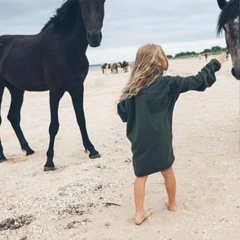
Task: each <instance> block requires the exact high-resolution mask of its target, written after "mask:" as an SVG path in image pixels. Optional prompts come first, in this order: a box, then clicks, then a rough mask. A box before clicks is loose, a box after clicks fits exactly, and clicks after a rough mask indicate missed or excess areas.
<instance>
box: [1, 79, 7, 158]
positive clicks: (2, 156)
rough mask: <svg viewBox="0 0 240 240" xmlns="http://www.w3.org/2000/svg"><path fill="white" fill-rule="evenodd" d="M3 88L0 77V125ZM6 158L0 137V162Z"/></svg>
mask: <svg viewBox="0 0 240 240" xmlns="http://www.w3.org/2000/svg"><path fill="white" fill-rule="evenodd" d="M4 88H5V84H4V82H3V80H2V79H1V77H0V125H1V124H2V116H1V105H2V97H3V93H4ZM6 160H7V159H6V157H5V156H4V154H3V147H2V142H1V139H0V163H1V162H4V161H6Z"/></svg>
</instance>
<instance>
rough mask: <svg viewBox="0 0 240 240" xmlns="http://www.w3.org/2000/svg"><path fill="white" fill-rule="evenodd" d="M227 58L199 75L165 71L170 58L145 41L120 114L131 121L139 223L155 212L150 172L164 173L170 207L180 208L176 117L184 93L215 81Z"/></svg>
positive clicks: (221, 57)
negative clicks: (148, 195)
mask: <svg viewBox="0 0 240 240" xmlns="http://www.w3.org/2000/svg"><path fill="white" fill-rule="evenodd" d="M225 61H226V53H223V54H221V55H219V56H217V57H216V59H213V60H211V61H210V62H209V63H208V64H207V65H206V66H205V67H204V68H203V69H202V70H201V71H200V72H199V73H198V74H197V75H196V76H189V77H180V76H175V77H172V76H163V75H164V71H166V70H167V69H168V59H167V57H166V54H165V53H164V51H163V50H162V48H161V47H160V46H158V45H155V44H148V45H145V46H142V47H141V48H140V49H139V50H138V52H137V55H136V60H135V64H134V67H133V69H132V74H131V77H130V80H129V82H128V84H127V86H126V87H125V88H124V89H123V92H122V95H121V96H120V99H119V102H118V114H119V116H120V117H121V119H122V121H123V122H127V137H128V139H129V140H130V142H131V149H132V154H133V158H132V159H133V168H134V172H135V175H136V180H135V184H134V197H135V207H136V215H135V224H137V225H139V224H141V223H142V222H143V221H144V220H145V219H146V218H147V217H148V216H149V215H150V214H151V213H152V212H151V211H145V210H144V197H145V184H146V181H147V178H148V175H149V174H152V173H155V172H161V174H162V175H163V177H164V180H165V186H166V191H167V194H168V204H167V207H168V209H169V210H170V211H176V210H177V209H178V206H177V202H176V180H175V176H174V172H173V168H172V165H173V162H174V154H173V147H172V116H173V109H174V105H175V103H176V101H177V99H178V97H179V95H180V93H183V92H186V91H189V90H197V91H204V90H205V89H206V88H207V87H210V86H212V84H213V83H214V82H215V81H216V77H215V72H216V71H218V70H219V69H220V68H221V64H222V63H224V62H225Z"/></svg>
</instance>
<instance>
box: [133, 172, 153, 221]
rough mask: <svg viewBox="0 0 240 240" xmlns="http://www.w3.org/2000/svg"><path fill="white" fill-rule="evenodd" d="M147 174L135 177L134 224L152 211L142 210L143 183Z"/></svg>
mask: <svg viewBox="0 0 240 240" xmlns="http://www.w3.org/2000/svg"><path fill="white" fill-rule="evenodd" d="M147 178H148V176H144V177H136V180H135V183H134V198H135V207H136V215H135V224H136V225H140V224H141V223H142V222H143V221H144V220H145V219H146V218H147V217H149V216H150V215H151V214H152V211H144V199H145V185H146V181H147Z"/></svg>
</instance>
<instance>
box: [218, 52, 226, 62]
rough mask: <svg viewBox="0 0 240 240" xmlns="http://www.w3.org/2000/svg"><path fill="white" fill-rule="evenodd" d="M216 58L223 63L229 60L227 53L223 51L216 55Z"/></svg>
mask: <svg viewBox="0 0 240 240" xmlns="http://www.w3.org/2000/svg"><path fill="white" fill-rule="evenodd" d="M216 60H218V61H219V62H220V64H223V63H224V62H226V61H227V53H226V52H224V53H221V54H219V55H218V56H217V57H216Z"/></svg>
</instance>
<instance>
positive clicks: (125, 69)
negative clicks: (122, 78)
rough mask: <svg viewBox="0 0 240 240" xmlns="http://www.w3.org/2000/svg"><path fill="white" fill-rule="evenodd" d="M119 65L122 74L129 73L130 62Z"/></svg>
mask: <svg viewBox="0 0 240 240" xmlns="http://www.w3.org/2000/svg"><path fill="white" fill-rule="evenodd" d="M119 64H120V67H121V70H122V72H128V67H129V63H128V62H126V61H123V62H122V63H121V62H119Z"/></svg>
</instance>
